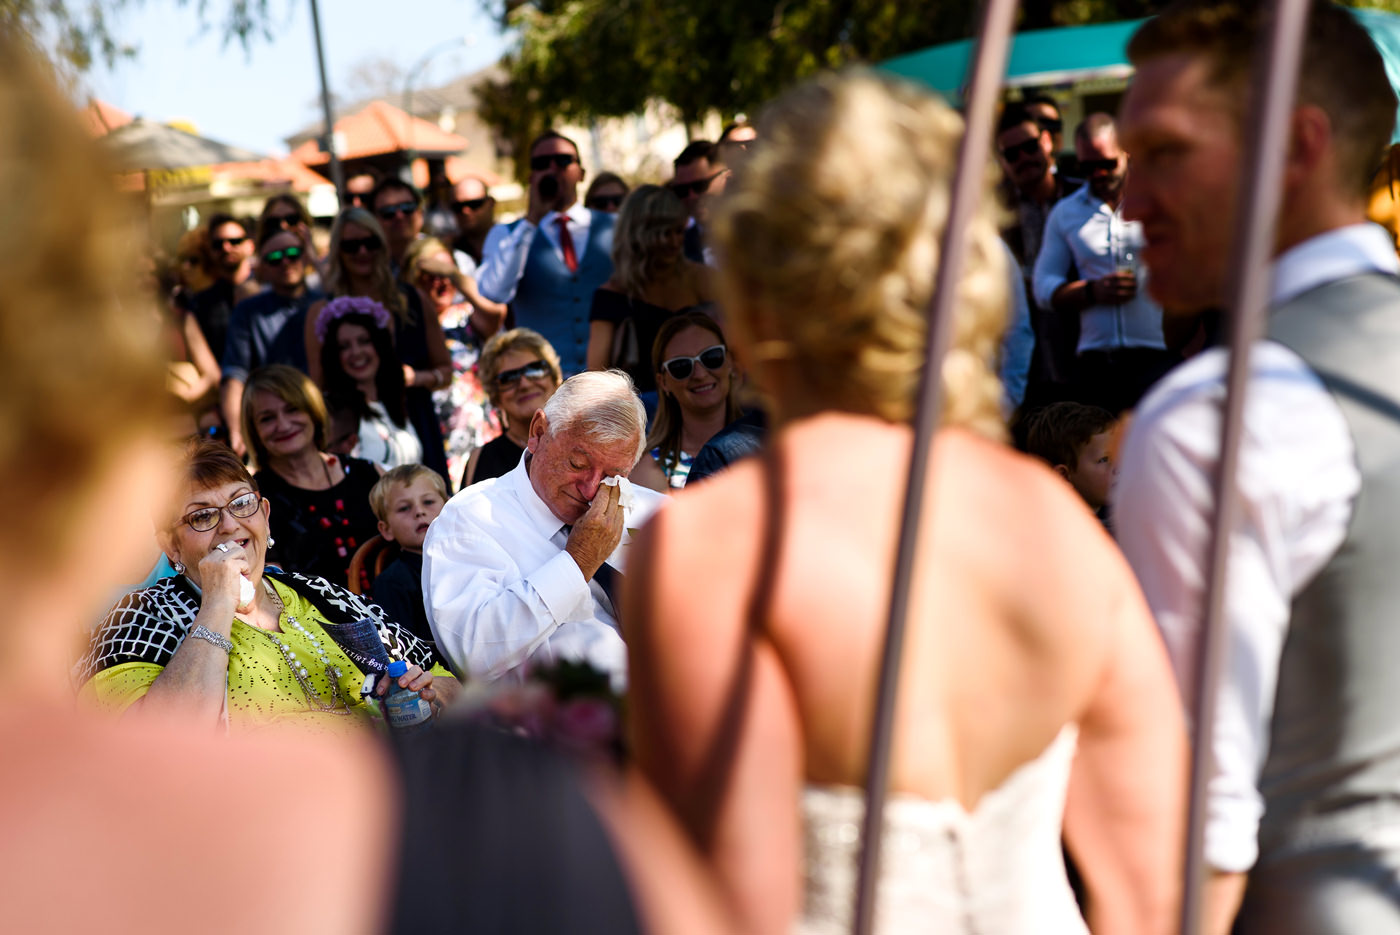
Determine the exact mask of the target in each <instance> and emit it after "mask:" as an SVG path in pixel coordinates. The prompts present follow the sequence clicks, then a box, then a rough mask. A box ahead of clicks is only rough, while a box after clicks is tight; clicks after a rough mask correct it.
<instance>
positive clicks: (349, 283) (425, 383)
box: [305, 208, 452, 489]
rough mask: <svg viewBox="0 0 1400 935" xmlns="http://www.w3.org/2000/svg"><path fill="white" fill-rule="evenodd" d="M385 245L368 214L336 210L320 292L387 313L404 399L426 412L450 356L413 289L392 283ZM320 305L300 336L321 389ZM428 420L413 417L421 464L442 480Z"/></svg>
mask: <svg viewBox="0 0 1400 935" xmlns="http://www.w3.org/2000/svg"><path fill="white" fill-rule="evenodd" d="M387 243H388V240H387V238H386V236H385V234H384V228H383V226H382V225H381V224H380V223H379V220H378V218H376V217H375V216H374V215H373V214H371V213H370V212H368V211H366V210H365V209H363V208H346V209H345V210H344V211H342V212H340V214H339V215H337V216H336V219H335V223H334V224H332V225H331V243H330V254H329V259H328V267H329V268H328V271H327V276H326V291H327V292H328V293H329V294H330V295H331V296H336V297H339V296H352V297H363V298H368V299H373V300H374V301H376V302H378V303H379V304H380V305H381V306H383V307H384V308H386V309H387V310H388V311H389V314H390V318H391V320H392V324H393V338H394V348H395V353H396V355H397V357H398V360H399V366H400V368H401V370H402V372H403V384H404V387H405V389H406V390H407V392H408V400H409V402H410V404H411V405H412V407H413V411H414V412H415V413H421V412H429V411H431V410H432V405H433V403H432V396H431V392H432V391H433V390H435V389H440V388H442V387H445V386H448V385H450V384H451V382H452V357H451V355H450V354H449V353H448V350H447V339H446V337H445V336H444V335H443V333H442V324H441V322H439V321H438V318H437V316H436V315H430V314H426V313H425V311H424V309H423V303H422V300H421V299H420V298H419V296H418V291H417V290H416V289H413V288H411V287H409V286H407V285H405V284H403V283H399V282H397V281H395V279H394V274H393V271H392V270H391V268H390V266H389V255H388V252H387V247H386V245H387ZM323 307H324V305H323V304H322V303H317V304H316V305H313V306H311V308H310V310H308V312H307V314H306V327H305V340H306V359H307V372H308V373H310V374H311V379H313V380H315V381H316V385H318V386H320V387H321V388H322V389H323V390H325V389H326V388H327V387H326V382H325V377H324V374H323V372H322V354H321V341H322V337H321V335H319V334H317V330H316V322H317V320H318V319H319V318H320V315H321V310H322V308H323ZM428 421H430V422H431V423H432V424H431V425H428V424H427V423H426V422H420V421H418V420H417V419H415V422H414V427H415V428H416V429H417V431H418V434H419V438H420V439H421V440H422V442H423V463H424V464H426V465H427V466H428V467H430V468H432V469H433V470H435V471H437V472H438V473H439V474H441V475H442V476H443V478H444V479H446V478H447V477H448V473H447V456H446V452H445V450H444V448H443V444H442V430H441V429H440V428H439V427H438V426H437V421H436V419H431V420H428ZM448 483H449V484H450V483H451V481H448ZM449 489H451V488H450V487H449Z"/></svg>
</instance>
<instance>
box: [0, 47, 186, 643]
mask: <svg viewBox="0 0 1400 935" xmlns="http://www.w3.org/2000/svg"><path fill="white" fill-rule="evenodd" d="M0 126H3V127H4V128H5V132H4V133H3V134H0V191H3V192H4V193H5V196H4V198H0V516H3V517H4V524H3V527H0V529H3V532H0V580H9V581H11V582H14V581H24V580H27V579H30V578H32V577H34V576H35V575H33V574H31V573H32V572H37V571H38V570H40V569H41V568H43V569H47V570H48V571H49V572H50V573H51V572H52V568H51V567H50V566H51V565H52V563H54V562H56V561H62V560H63V559H64V558H65V557H66V556H68V555H69V553H70V550H71V548H72V546H73V544H74V542H75V537H76V536H78V535H83V536H102V535H104V534H105V532H104V528H105V527H104V523H103V520H104V517H103V516H101V515H92V514H91V513H90V512H89V513H88V514H87V515H79V511H80V510H83V509H84V508H86V509H87V510H89V511H91V507H92V504H90V503H85V497H84V495H85V494H89V493H90V492H91V491H92V488H93V485H94V483H95V482H96V481H97V480H98V479H99V478H105V477H108V476H109V474H110V471H111V469H112V468H113V467H114V466H115V465H116V464H117V463H119V461H120V460H121V458H122V457H123V454H124V453H125V452H127V451H129V446H130V445H131V444H132V443H134V442H135V441H136V440H137V439H139V438H150V437H153V436H154V434H155V431H156V426H157V422H156V419H157V417H158V416H159V415H160V414H162V413H165V412H167V411H169V408H168V405H167V403H166V401H165V397H164V394H163V392H162V387H163V376H162V363H161V359H160V344H159V342H158V340H157V318H156V316H155V314H154V313H153V311H152V306H151V301H152V300H151V299H150V298H149V297H146V296H141V295H140V294H139V293H138V291H137V286H138V277H139V274H140V272H141V266H140V264H139V261H138V254H137V252H136V247H137V246H138V245H139V243H140V242H141V239H142V238H140V237H134V236H133V234H134V233H138V232H141V231H142V227H141V225H140V223H139V218H135V217H132V216H131V212H129V211H126V210H124V207H125V206H124V205H123V204H122V203H121V202H120V201H119V199H118V197H117V195H116V194H115V192H114V190H113V177H112V173H111V170H110V167H109V166H107V165H106V164H105V163H104V162H103V161H102V160H100V159H99V154H98V153H97V151H96V148H95V146H94V144H93V141H92V140H91V138H90V137H89V136H88V134H87V133H86V132H85V131H84V130H83V129H82V127H81V126H80V124H79V121H78V117H77V113H76V111H75V108H74V107H73V105H72V103H71V102H70V101H68V100H66V99H65V98H64V97H63V96H62V95H61V94H60V93H59V91H58V90H57V88H56V86H55V83H54V80H53V76H52V75H51V73H49V72H48V70H47V68H46V66H45V65H43V64H41V63H40V62H39V61H38V60H37V59H36V58H35V57H34V56H33V55H32V53H31V51H30V49H28V48H27V47H26V46H25V45H24V44H23V43H22V42H21V41H20V40H18V39H17V38H16V37H15V36H14V35H13V34H12V33H9V32H6V31H5V30H0ZM151 557H152V558H154V552H152V555H151ZM75 572H77V573H79V574H80V573H81V572H82V569H75ZM7 590H9V589H8V588H7ZM3 634H4V629H0V636H3Z"/></svg>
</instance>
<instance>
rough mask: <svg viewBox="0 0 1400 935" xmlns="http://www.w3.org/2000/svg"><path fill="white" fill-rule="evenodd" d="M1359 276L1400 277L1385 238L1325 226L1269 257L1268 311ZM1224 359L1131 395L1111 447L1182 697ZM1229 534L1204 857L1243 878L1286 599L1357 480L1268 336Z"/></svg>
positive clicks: (1349, 446) (1259, 354) (1142, 579)
mask: <svg viewBox="0 0 1400 935" xmlns="http://www.w3.org/2000/svg"><path fill="white" fill-rule="evenodd" d="M1366 272H1382V273H1390V274H1395V273H1397V272H1400V262H1397V259H1396V256H1395V251H1394V248H1393V247H1392V245H1391V242H1390V238H1389V236H1388V235H1387V234H1386V233H1385V231H1383V230H1382V229H1381V228H1379V227H1377V226H1376V225H1374V224H1357V225H1352V226H1349V227H1344V228H1340V229H1337V230H1333V231H1329V232H1327V233H1325V234H1322V235H1319V236H1317V237H1314V238H1312V239H1310V240H1307V241H1305V242H1303V243H1301V244H1299V245H1298V246H1296V247H1293V248H1292V249H1290V250H1288V251H1286V252H1285V253H1283V254H1281V255H1280V256H1279V257H1278V259H1277V260H1276V262H1275V263H1274V266H1273V271H1272V303H1273V304H1274V305H1275V306H1277V305H1280V304H1282V303H1284V302H1286V301H1288V300H1289V299H1292V298H1294V297H1296V296H1298V295H1300V294H1302V293H1303V292H1306V291H1308V290H1309V289H1312V288H1314V287H1316V286H1320V285H1323V284H1326V283H1328V282H1333V281H1335V280H1338V279H1342V278H1344V277H1347V276H1352V275H1356V274H1359V273H1366ZM1227 361H1228V354H1227V352H1226V350H1225V349H1223V348H1216V349H1212V350H1209V351H1206V352H1205V353H1203V354H1200V355H1198V356H1196V357H1194V358H1192V359H1191V360H1189V361H1187V362H1186V363H1185V364H1182V365H1181V366H1179V367H1177V368H1176V369H1175V370H1173V371H1171V372H1170V373H1169V374H1167V376H1166V377H1164V378H1163V379H1162V381H1161V382H1159V383H1158V384H1157V385H1156V386H1154V387H1153V388H1152V390H1151V391H1150V392H1149V393H1148V394H1147V396H1146V397H1144V398H1143V400H1142V403H1141V404H1140V405H1139V406H1138V409H1137V412H1136V414H1135V417H1134V420H1133V423H1132V427H1131V429H1130V430H1129V433H1128V437H1127V439H1126V441H1125V443H1124V446H1123V454H1122V461H1121V469H1120V473H1119V478H1118V483H1117V485H1116V489H1115V490H1114V493H1113V498H1112V499H1113V512H1114V526H1115V529H1116V530H1117V536H1118V541H1119V545H1120V546H1121V547H1122V549H1123V554H1124V555H1125V556H1126V557H1127V559H1128V561H1129V563H1130V564H1131V565H1132V567H1133V571H1134V572H1135V573H1136V574H1137V577H1138V581H1139V583H1140V584H1141V585H1142V589H1143V592H1144V594H1145V595H1146V596H1147V602H1148V605H1149V606H1150V607H1151V608H1152V613H1153V615H1154V616H1155V617H1156V619H1157V625H1158V627H1159V628H1160V629H1161V631H1162V635H1163V638H1164V640H1165V642H1166V645H1167V649H1168V651H1169V653H1170V655H1171V658H1172V665H1173V667H1174V668H1175V670H1176V674H1177V678H1178V680H1179V683H1180V685H1181V689H1182V694H1183V697H1184V698H1186V699H1191V698H1194V696H1195V695H1194V693H1195V671H1194V669H1195V663H1196V647H1197V642H1198V640H1199V638H1200V633H1201V626H1202V598H1203V594H1204V589H1205V579H1206V562H1207V556H1206V547H1207V540H1208V537H1209V528H1210V527H1209V524H1210V520H1211V515H1212V512H1213V496H1212V493H1211V476H1212V474H1213V472H1214V469H1215V464H1216V461H1217V451H1218V445H1219V438H1220V412H1221V408H1222V404H1223V400H1224V396H1225V389H1224V381H1225V370H1226V365H1227ZM1250 363H1251V366H1250V371H1251V376H1250V389H1249V395H1248V396H1247V397H1246V401H1245V434H1244V437H1243V440H1242V442H1241V448H1240V461H1239V473H1238V476H1237V484H1238V487H1239V493H1240V523H1239V526H1238V527H1237V528H1236V529H1235V531H1234V532H1233V534H1232V536H1231V542H1230V566H1229V580H1228V586H1227V588H1226V595H1225V601H1226V604H1225V606H1226V616H1227V620H1228V625H1229V635H1228V638H1227V641H1226V643H1227V647H1228V649H1227V652H1228V657H1227V663H1226V668H1225V670H1224V672H1225V675H1224V678H1223V680H1222V682H1221V685H1220V694H1219V696H1218V702H1217V703H1218V709H1217V713H1216V720H1215V726H1214V738H1213V747H1212V749H1213V752H1214V755H1215V761H1216V772H1215V775H1214V776H1213V777H1212V779H1211V782H1210V789H1209V797H1208V802H1207V819H1206V840H1205V854H1206V861H1207V863H1209V864H1210V865H1211V866H1212V867H1214V868H1216V869H1218V870H1224V871H1235V872H1243V871H1246V870H1248V869H1249V868H1250V867H1252V866H1253V865H1254V863H1255V861H1256V860H1257V858H1258V831H1259V820H1260V818H1261V817H1262V816H1263V811H1264V800H1263V797H1262V795H1261V794H1260V792H1259V787H1258V782H1259V774H1260V771H1261V770H1262V769H1263V766H1264V761H1265V758H1266V757H1267V755H1268V752H1269V736H1270V734H1269V731H1270V723H1271V720H1272V716H1273V707H1274V696H1275V692H1276V689H1277V686H1278V666H1279V660H1280V657H1281V655H1282V653H1283V643H1284V638H1285V636H1286V635H1287V632H1288V621H1289V613H1290V605H1291V603H1292V600H1293V598H1294V596H1295V595H1297V594H1298V592H1299V591H1300V590H1302V588H1303V587H1304V586H1305V585H1306V584H1307V583H1308V582H1309V581H1310V580H1311V579H1312V577H1313V576H1314V575H1316V574H1317V572H1318V571H1320V570H1321V569H1322V567H1323V566H1324V565H1326V564H1327V562H1328V561H1330V560H1331V558H1332V556H1333V555H1334V554H1335V553H1336V551H1337V549H1338V548H1339V547H1340V546H1341V544H1342V542H1343V540H1344V539H1345V538H1346V532H1347V526H1348V524H1349V523H1350V521H1351V514H1352V505H1353V503H1354V501H1355V499H1356V495H1357V493H1358V491H1359V490H1360V487H1361V475H1360V473H1359V471H1358V469H1357V466H1356V462H1355V450H1354V449H1355V446H1354V443H1353V442H1352V438H1351V431H1350V429H1349V427H1348V425H1347V422H1346V418H1345V417H1344V416H1343V415H1342V411H1341V409H1340V408H1339V407H1338V405H1337V403H1336V401H1335V400H1334V399H1333V398H1332V396H1331V394H1330V393H1329V392H1328V391H1327V389H1326V388H1325V387H1324V386H1323V384H1322V381H1321V380H1320V379H1318V377H1317V375H1316V374H1315V373H1313V372H1312V370H1311V369H1309V368H1308V366H1307V365H1306V364H1305V363H1304V362H1303V360H1302V358H1300V357H1299V356H1298V355H1297V354H1295V353H1294V352H1293V351H1291V350H1289V349H1288V348H1286V347H1284V346H1283V345H1281V344H1278V343H1275V342H1272V341H1261V342H1260V343H1259V344H1258V345H1256V346H1255V348H1254V351H1253V353H1252V355H1251V360H1250Z"/></svg>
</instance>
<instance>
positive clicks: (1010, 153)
mask: <svg viewBox="0 0 1400 935" xmlns="http://www.w3.org/2000/svg"><path fill="white" fill-rule="evenodd" d="M1040 151H1041V149H1040V140H1039V139H1036V138H1035V137H1032V138H1031V139H1028V140H1022V141H1021V142H1019V143H1017V144H1015V145H1014V146H1008V147H1006V148H1005V149H1003V150H1002V151H1001V158H1003V159H1005V160H1006V161H1007V162H1015V161H1016V160H1017V159H1020V158H1021V157H1022V156H1029V155H1031V154H1032V153H1038V152H1040Z"/></svg>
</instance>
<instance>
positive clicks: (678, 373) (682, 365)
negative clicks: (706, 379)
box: [661, 344, 729, 380]
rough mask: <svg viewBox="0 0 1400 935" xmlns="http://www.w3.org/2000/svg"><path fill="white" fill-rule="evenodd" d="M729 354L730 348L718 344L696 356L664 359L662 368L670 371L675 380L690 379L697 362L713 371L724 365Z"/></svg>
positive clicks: (667, 371)
mask: <svg viewBox="0 0 1400 935" xmlns="http://www.w3.org/2000/svg"><path fill="white" fill-rule="evenodd" d="M728 356H729V349H728V348H726V347H725V346H724V345H723V344H716V345H713V346H712V347H707V348H705V349H704V350H703V351H701V352H700V353H698V354H696V355H695V356H694V357H672V358H670V359H669V360H663V361H662V362H661V369H662V370H664V371H665V372H666V373H669V374H670V375H671V379H673V380H689V379H690V375H691V374H692V373H694V372H695V365H696V364H699V365H700V366H702V367H704V368H705V369H706V370H708V371H710V372H711V373H713V372H714V371H716V370H718V369H719V368H720V367H723V366H724V360H725V358H726V357H728Z"/></svg>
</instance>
